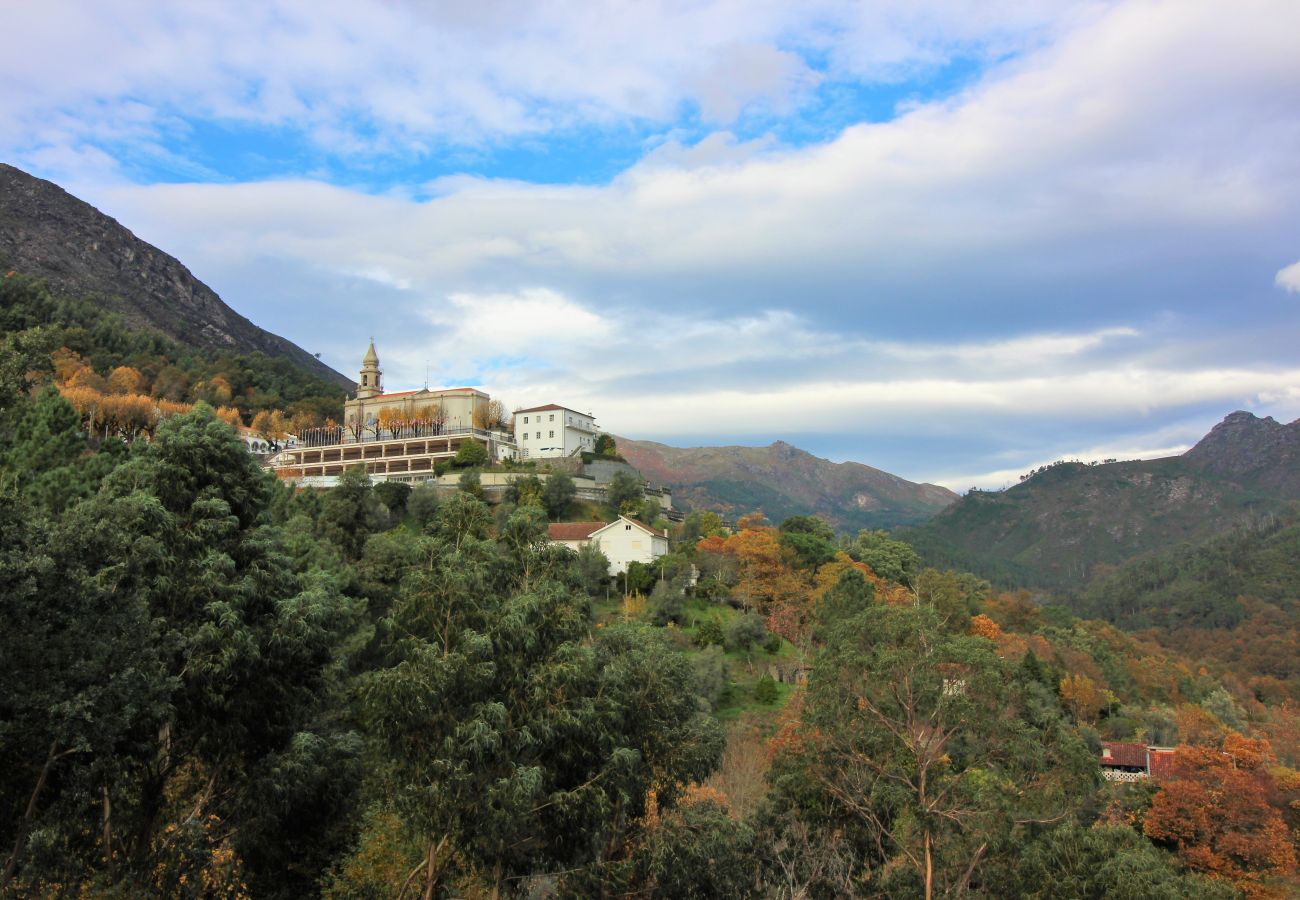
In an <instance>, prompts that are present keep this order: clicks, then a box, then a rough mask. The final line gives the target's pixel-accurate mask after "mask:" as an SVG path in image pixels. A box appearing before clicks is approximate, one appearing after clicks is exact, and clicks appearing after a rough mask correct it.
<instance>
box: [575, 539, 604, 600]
mask: <svg viewBox="0 0 1300 900" xmlns="http://www.w3.org/2000/svg"><path fill="white" fill-rule="evenodd" d="M574 570H575V574H576V575H577V578H578V584H579V585H580V586H581V587H582V589H583V590H585V591H586V592H587V594H588V595H590V596H593V597H594V596H596V595H597V594H599V593H600V591H601V588H602V587H604V586H605V585H606V584H608V583H609V558H608V557H607V556H605V554H604V553H601V552H600V546H599V545H597V544H591V543H587V544H583V545H582V546H581V547H580V548H579V549H578V557H577V560H576V562H575V563H574Z"/></svg>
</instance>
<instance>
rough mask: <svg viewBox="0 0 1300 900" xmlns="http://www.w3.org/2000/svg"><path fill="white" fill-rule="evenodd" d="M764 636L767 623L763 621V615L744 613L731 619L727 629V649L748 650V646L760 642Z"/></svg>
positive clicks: (765, 635)
mask: <svg viewBox="0 0 1300 900" xmlns="http://www.w3.org/2000/svg"><path fill="white" fill-rule="evenodd" d="M766 637H767V623H766V622H764V621H763V617H762V616H759V615H756V614H755V613H746V614H745V615H743V616H737V617H736V618H735V619H733V620H732V622H731V626H730V627H729V628H728V629H727V649H728V650H743V651H746V652H748V651H749V648H751V647H753V646H754V645H755V644H758V643H761V642H762V641H763V640H764V639H765V638H766ZM778 646H780V645H779V644H778Z"/></svg>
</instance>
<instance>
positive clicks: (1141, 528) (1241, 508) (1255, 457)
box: [904, 412, 1300, 589]
mask: <svg viewBox="0 0 1300 900" xmlns="http://www.w3.org/2000/svg"><path fill="white" fill-rule="evenodd" d="M1295 499H1300V420H1297V421H1296V422H1292V423H1291V424H1289V425H1283V424H1280V423H1278V422H1276V421H1274V420H1273V419H1271V418H1264V419H1261V418H1258V417H1257V416H1254V415H1252V414H1251V413H1248V412H1234V413H1232V414H1231V415H1229V416H1228V417H1227V418H1225V419H1224V420H1223V421H1222V422H1221V423H1219V424H1218V425H1216V426H1215V427H1214V429H1213V430H1212V431H1211V432H1210V433H1209V434H1208V435H1206V436H1205V437H1204V438H1203V439H1202V440H1201V441H1200V442H1198V443H1197V444H1196V446H1195V447H1193V448H1192V449H1190V450H1188V451H1187V452H1186V453H1184V454H1183V455H1181V456H1174V457H1167V458H1165V459H1153V460H1138V461H1133V462H1117V463H1107V464H1103V465H1085V464H1083V463H1057V464H1055V465H1052V466H1049V467H1046V468H1045V469H1042V470H1039V471H1038V472H1036V473H1035V474H1033V475H1032V476H1031V477H1029V478H1027V479H1026V480H1024V481H1022V482H1021V483H1020V484H1018V485H1016V486H1014V487H1012V488H1009V489H1008V490H1005V491H1001V492H996V493H995V492H988V491H972V492H971V493H969V494H967V495H966V496H965V497H963V498H962V499H961V501H960V502H958V503H955V504H953V505H952V506H951V507H949V508H948V509H946V510H944V511H943V512H941V513H940V514H939V515H937V516H935V517H934V519H932V520H931V521H930V522H928V523H926V524H925V525H923V526H920V527H918V528H914V529H909V530H908V531H907V532H906V534H905V535H904V537H905V538H906V539H907V540H908V541H910V542H911V543H913V545H914V546H915V547H916V548H917V550H918V551H920V552H921V554H922V556H923V557H925V558H926V559H927V561H928V562H931V563H932V564H936V565H946V566H954V567H962V568H967V569H970V570H971V571H974V572H978V573H980V574H982V575H985V576H986V577H989V578H993V579H995V580H997V581H1000V582H1002V583H1004V584H1017V585H1025V586H1038V587H1059V588H1067V589H1077V588H1080V587H1082V586H1083V585H1084V584H1086V583H1087V582H1088V581H1089V580H1091V579H1092V578H1094V577H1096V576H1099V575H1104V574H1106V573H1108V572H1109V570H1110V568H1111V567H1113V566H1115V565H1118V564H1120V563H1123V562H1125V561H1126V560H1129V559H1132V558H1134V557H1138V556H1141V555H1143V554H1147V553H1155V552H1162V551H1167V550H1169V549H1171V548H1173V547H1175V546H1176V545H1179V544H1183V543H1187V542H1196V541H1203V540H1207V539H1209V538H1212V537H1214V536H1216V535H1219V534H1222V533H1224V532H1225V531H1228V530H1229V529H1232V528H1234V527H1237V526H1239V525H1241V524H1243V523H1244V522H1247V521H1249V520H1250V519H1252V518H1253V517H1256V516H1258V515H1260V514H1264V513H1270V512H1277V511H1279V510H1281V509H1283V508H1285V507H1286V505H1287V504H1288V502H1289V501H1292V500H1295Z"/></svg>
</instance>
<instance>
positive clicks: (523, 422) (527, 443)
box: [515, 407, 597, 459]
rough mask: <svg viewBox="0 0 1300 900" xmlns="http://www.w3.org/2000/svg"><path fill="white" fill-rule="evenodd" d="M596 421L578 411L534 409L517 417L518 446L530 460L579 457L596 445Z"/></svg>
mask: <svg viewBox="0 0 1300 900" xmlns="http://www.w3.org/2000/svg"><path fill="white" fill-rule="evenodd" d="M596 434H597V432H596V417H595V416H592V415H590V414H588V413H580V412H578V411H577V410H572V409H565V408H563V407H560V408H558V409H531V410H527V411H520V412H517V413H515V443H516V445H518V447H519V452H520V455H521V456H523V457H524V458H526V459H547V458H553V457H557V456H576V455H577V454H578V453H581V452H582V451H584V450H586V451H589V450H592V449H594V447H595V444H596Z"/></svg>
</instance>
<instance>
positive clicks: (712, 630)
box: [695, 619, 725, 647]
mask: <svg viewBox="0 0 1300 900" xmlns="http://www.w3.org/2000/svg"><path fill="white" fill-rule="evenodd" d="M724 641H725V638H724V637H723V634H722V625H721V623H719V622H718V620H717V619H709V620H708V621H707V622H705V623H704V624H702V625H701V626H700V627H699V628H698V629H696V631H695V646H697V647H721V646H722V645H723V643H724Z"/></svg>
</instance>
